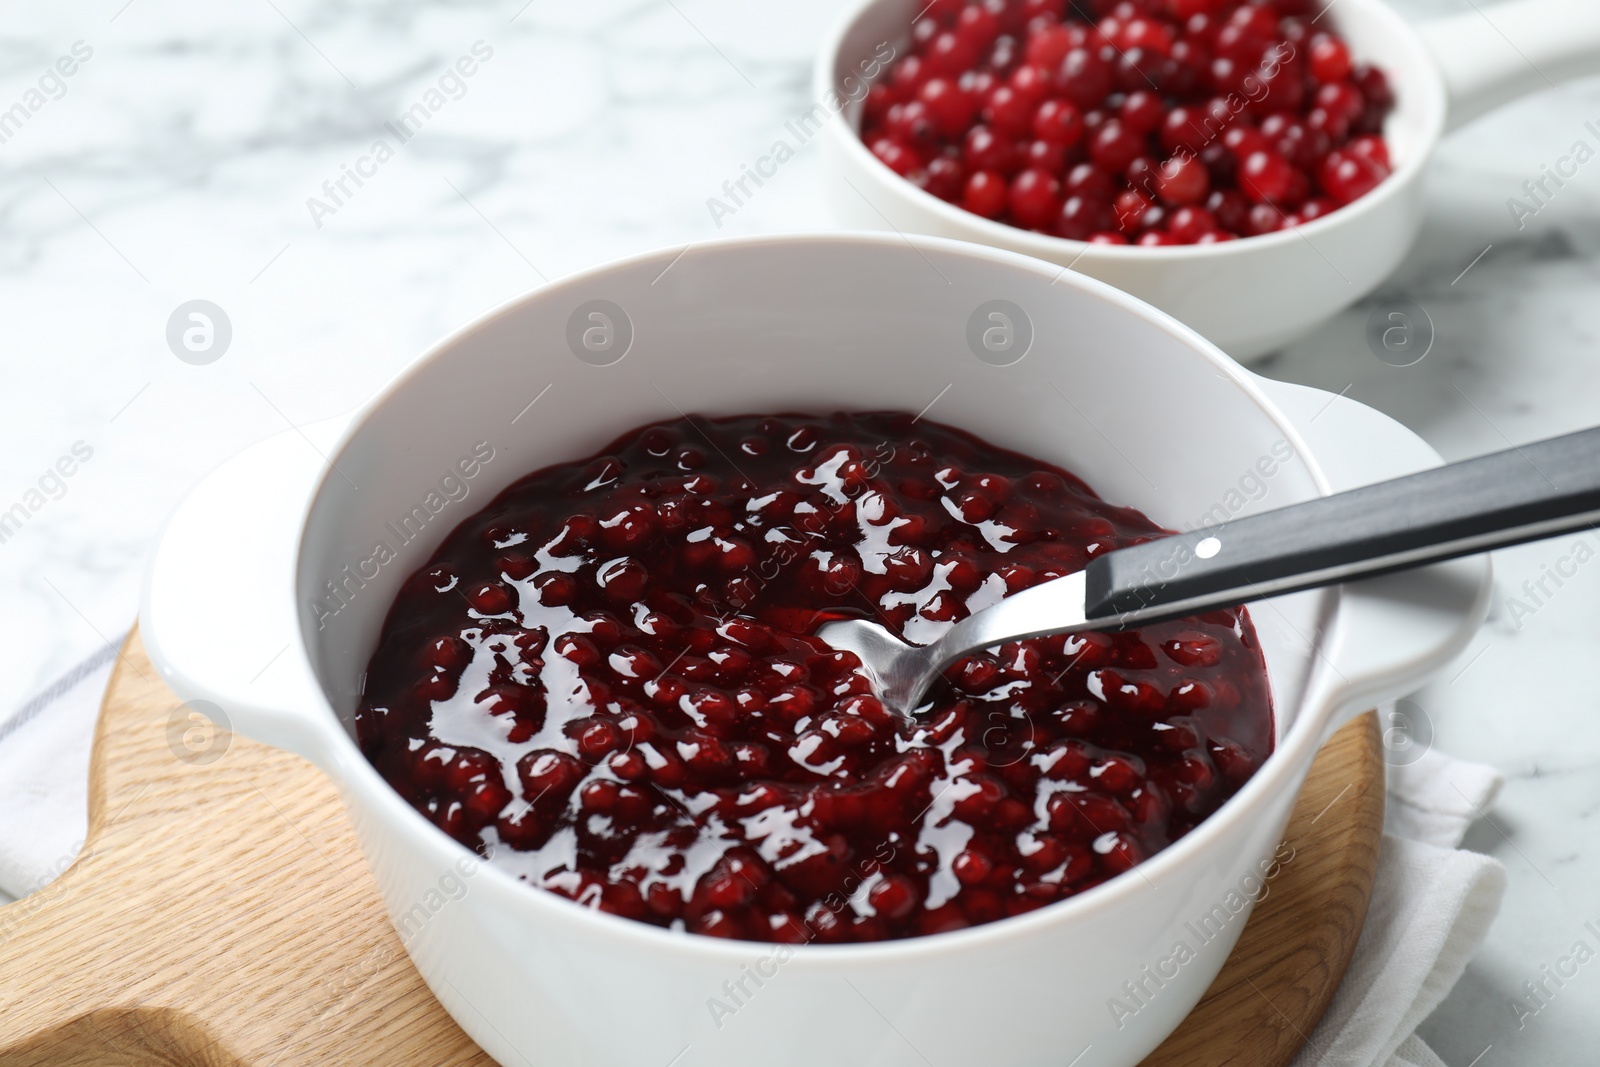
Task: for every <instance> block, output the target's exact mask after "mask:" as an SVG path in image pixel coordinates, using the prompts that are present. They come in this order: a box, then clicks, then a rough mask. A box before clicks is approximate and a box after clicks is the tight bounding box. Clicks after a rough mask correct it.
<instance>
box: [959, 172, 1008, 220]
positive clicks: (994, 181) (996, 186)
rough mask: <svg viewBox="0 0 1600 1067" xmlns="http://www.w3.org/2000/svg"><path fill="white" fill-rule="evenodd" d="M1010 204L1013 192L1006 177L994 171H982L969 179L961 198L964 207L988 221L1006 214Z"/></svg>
mask: <svg viewBox="0 0 1600 1067" xmlns="http://www.w3.org/2000/svg"><path fill="white" fill-rule="evenodd" d="M1010 202H1011V190H1010V187H1009V186H1008V185H1007V184H1006V179H1005V176H1004V175H1003V174H1000V173H999V172H998V171H992V170H980V171H978V172H977V173H975V174H973V175H972V177H970V178H968V179H967V188H966V192H965V193H964V194H963V195H962V198H961V206H962V207H964V208H966V209H967V210H968V211H970V212H972V213H973V214H974V215H981V216H982V217H984V218H986V219H997V218H999V217H1000V216H1001V215H1003V214H1005V210H1006V207H1007V206H1008V205H1009V204H1010Z"/></svg>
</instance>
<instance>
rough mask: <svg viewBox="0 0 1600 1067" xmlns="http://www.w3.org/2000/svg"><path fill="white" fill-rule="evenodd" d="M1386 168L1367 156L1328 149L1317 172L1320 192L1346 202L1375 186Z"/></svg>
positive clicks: (1360, 196)
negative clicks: (1328, 151) (1320, 187)
mask: <svg viewBox="0 0 1600 1067" xmlns="http://www.w3.org/2000/svg"><path fill="white" fill-rule="evenodd" d="M1388 176H1389V169H1388V168H1387V167H1384V166H1382V165H1381V164H1379V163H1377V162H1375V161H1374V160H1372V159H1371V158H1370V157H1368V156H1364V155H1361V154H1359V153H1357V152H1354V151H1346V150H1343V149H1336V150H1335V151H1333V152H1330V153H1328V158H1327V159H1325V160H1323V163H1322V169H1321V171H1320V172H1319V173H1318V181H1319V182H1320V183H1321V185H1322V190H1323V192H1325V193H1327V194H1328V195H1329V196H1330V197H1332V198H1333V199H1334V200H1335V201H1336V202H1338V203H1339V204H1350V203H1354V202H1355V201H1357V200H1359V199H1361V198H1362V197H1363V196H1366V195H1367V194H1368V193H1370V192H1372V190H1374V189H1376V188H1377V187H1378V186H1379V185H1380V184H1381V183H1382V182H1383V179H1385V178H1387V177H1388Z"/></svg>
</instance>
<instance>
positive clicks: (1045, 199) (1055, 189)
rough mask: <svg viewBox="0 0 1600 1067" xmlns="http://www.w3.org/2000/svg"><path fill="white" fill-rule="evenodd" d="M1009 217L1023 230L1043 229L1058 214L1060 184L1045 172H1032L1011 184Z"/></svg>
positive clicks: (1039, 170)
mask: <svg viewBox="0 0 1600 1067" xmlns="http://www.w3.org/2000/svg"><path fill="white" fill-rule="evenodd" d="M1010 205H1011V215H1012V217H1013V218H1015V219H1016V220H1017V221H1018V222H1020V223H1021V224H1022V225H1024V226H1029V227H1033V228H1036V229H1037V228H1043V227H1045V226H1048V225H1049V224H1050V223H1051V222H1053V221H1054V220H1055V218H1056V215H1057V213H1058V212H1059V211H1060V210H1061V183H1060V182H1059V181H1057V180H1056V177H1055V175H1053V174H1051V173H1050V172H1049V171H1046V170H1042V169H1038V168H1034V169H1030V170H1025V171H1023V172H1022V173H1021V174H1019V175H1017V177H1016V179H1015V180H1014V181H1013V182H1012V183H1011V198H1010Z"/></svg>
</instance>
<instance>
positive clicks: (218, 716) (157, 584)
mask: <svg viewBox="0 0 1600 1067" xmlns="http://www.w3.org/2000/svg"><path fill="white" fill-rule="evenodd" d="M348 422H349V419H348V417H345V418H340V419H335V420H330V421H329V422H326V423H319V424H316V425H313V426H307V427H304V428H303V429H302V430H299V431H286V432H284V433H282V434H280V435H278V436H277V437H274V438H270V439H268V440H266V441H263V442H261V443H260V444H257V445H255V446H253V447H251V448H250V449H248V450H246V451H244V452H242V453H240V454H239V455H237V456H235V457H233V458H232V459H230V460H228V461H227V462H225V463H223V464H222V465H221V466H220V467H218V468H217V469H216V470H214V471H212V472H211V473H210V474H209V475H207V476H206V477H205V479H204V480H202V481H201V482H200V484H198V485H196V486H195V487H194V489H192V490H191V491H190V493H189V495H188V496H187V497H186V498H185V499H184V501H183V502H182V503H181V504H179V505H178V508H177V510H176V511H174V512H173V514H172V516H171V517H170V518H169V519H168V520H167V525H166V528H165V529H164V530H163V531H162V534H161V539H160V541H159V543H158V544H157V546H156V550H155V552H154V554H153V555H152V557H151V560H150V565H149V569H148V570H147V571H146V574H145V587H144V597H143V602H142V604H141V605H140V609H139V635H140V638H141V639H142V640H143V642H144V645H145V650H146V651H147V652H148V653H149V655H150V661H151V662H152V663H153V664H154V665H155V667H156V670H157V671H159V672H160V674H161V678H162V680H163V681H164V682H166V683H167V685H168V686H169V687H170V688H171V689H172V691H173V692H174V693H176V694H177V695H178V698H179V699H180V700H183V701H186V702H188V704H189V706H190V708H191V709H192V710H194V711H197V712H199V713H201V714H204V715H205V716H206V717H208V718H211V719H213V720H215V721H216V725H217V726H219V727H222V728H224V729H227V730H237V731H238V732H239V733H241V734H244V735H245V736H247V737H252V738H255V739H256V740H257V741H262V742H265V743H266V744H269V745H272V746H274V747H276V748H282V749H286V750H287V751H290V752H293V753H296V754H297V755H300V756H304V757H305V758H307V759H309V760H310V761H311V762H313V763H315V764H317V765H318V766H320V767H322V768H323V769H324V770H332V766H331V764H332V762H333V760H334V758H335V757H334V753H335V748H336V746H335V745H334V744H333V742H334V741H335V740H336V738H335V737H334V736H333V732H334V731H335V730H337V727H336V726H334V725H333V721H332V718H331V716H329V715H327V713H326V702H325V700H324V698H323V696H322V694H321V691H320V687H319V686H318V684H317V681H316V678H315V677H314V675H313V674H312V671H311V665H310V663H309V661H308V660H307V657H306V651H305V647H304V642H303V641H302V640H301V639H300V626H299V621H298V619H297V618H296V616H295V610H294V572H295V554H296V551H297V549H298V546H299V543H300V524H301V522H302V521H303V520H304V516H305V508H306V502H307V500H308V499H309V497H310V493H311V488H312V486H313V485H314V484H315V482H316V480H317V478H318V477H319V476H320V474H321V473H322V470H323V468H324V467H325V466H326V460H325V459H324V458H323V456H324V455H325V454H326V453H327V452H328V450H329V449H330V447H331V446H332V444H333V442H334V441H335V440H336V439H337V437H338V435H339V433H340V432H341V431H342V430H343V429H344V427H345V425H346V424H347V423H348Z"/></svg>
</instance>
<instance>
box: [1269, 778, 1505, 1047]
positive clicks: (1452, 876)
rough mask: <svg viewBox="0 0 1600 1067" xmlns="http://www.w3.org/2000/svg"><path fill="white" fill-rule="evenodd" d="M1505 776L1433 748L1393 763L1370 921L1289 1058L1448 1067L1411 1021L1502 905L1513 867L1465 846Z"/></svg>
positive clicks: (1440, 993)
mask: <svg viewBox="0 0 1600 1067" xmlns="http://www.w3.org/2000/svg"><path fill="white" fill-rule="evenodd" d="M1503 781H1504V779H1502V778H1501V776H1500V774H1499V772H1498V771H1496V770H1494V768H1492V767H1485V766H1483V765H1482V764H1477V763H1466V762H1463V761H1461V760H1454V759H1451V758H1450V757H1449V756H1445V755H1442V754H1440V753H1438V752H1435V751H1431V750H1430V751H1428V752H1425V753H1423V755H1422V758H1421V759H1419V760H1417V761H1416V762H1415V763H1412V764H1411V765H1410V766H1404V767H1400V766H1391V767H1389V769H1388V784H1389V795H1388V804H1387V806H1386V808H1385V811H1384V836H1383V851H1382V853H1381V854H1380V856H1379V860H1378V877H1377V881H1376V883H1375V884H1374V885H1373V888H1372V903H1371V905H1370V907H1369V908H1368V910H1367V925H1366V927H1365V928H1364V929H1363V930H1362V931H1361V940H1360V941H1359V942H1358V943H1357V944H1356V953H1355V956H1354V958H1353V959H1352V960H1351V961H1350V969H1349V970H1348V971H1347V972H1345V976H1344V983H1343V984H1342V985H1341V986H1340V987H1339V991H1338V992H1337V993H1335V994H1334V997H1333V1003H1331V1004H1330V1005H1328V1012H1327V1014H1326V1015H1324V1016H1323V1017H1322V1022H1321V1023H1320V1024H1319V1025H1318V1026H1317V1029H1316V1030H1315V1031H1314V1032H1313V1033H1312V1035H1311V1038H1310V1040H1309V1041H1307V1042H1306V1046H1305V1048H1303V1049H1302V1050H1301V1051H1300V1054H1299V1055H1298V1056H1296V1057H1295V1059H1294V1063H1293V1064H1292V1065H1291V1067H1445V1063H1444V1061H1443V1060H1441V1059H1439V1057H1438V1056H1437V1055H1435V1054H1434V1052H1433V1050H1432V1049H1430V1048H1429V1047H1428V1046H1427V1045H1425V1044H1424V1043H1423V1042H1422V1039H1421V1038H1419V1037H1417V1035H1416V1033H1415V1032H1414V1031H1415V1030H1416V1028H1417V1024H1419V1023H1421V1022H1422V1020H1424V1019H1426V1018H1427V1017H1428V1015H1429V1014H1430V1013H1431V1012H1432V1011H1433V1009H1434V1008H1436V1007H1438V1006H1439V1003H1440V1001H1442V1000H1444V998H1445V996H1446V995H1447V994H1448V993H1449V992H1450V990H1451V989H1453V988H1454V987H1455V984H1456V981H1457V980H1458V979H1460V977H1461V972H1462V971H1463V970H1465V969H1466V966H1467V961H1468V960H1470V959H1471V958H1472V955H1473V953H1475V952H1477V951H1478V946H1479V945H1481V944H1483V938H1484V935H1486V934H1487V933H1488V932H1489V925H1490V923H1492V922H1493V921H1494V917H1495V915H1496V914H1498V913H1499V911H1500V899H1501V897H1502V896H1503V895H1504V894H1505V888H1506V869H1505V867H1504V866H1502V865H1501V863H1500V861H1499V860H1496V859H1493V858H1491V857H1489V856H1484V855H1481V854H1479V853H1476V852H1468V851H1466V850H1464V849H1461V848H1460V847H1459V846H1460V844H1461V839H1462V837H1463V836H1464V835H1465V834H1466V832H1467V827H1469V826H1471V825H1472V824H1473V822H1475V821H1476V820H1477V819H1479V818H1480V817H1482V815H1483V814H1484V813H1485V812H1486V811H1487V810H1488V809H1489V807H1490V805H1492V804H1493V803H1494V798H1495V796H1496V795H1498V794H1499V792H1500V786H1501V784H1502V783H1503Z"/></svg>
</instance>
